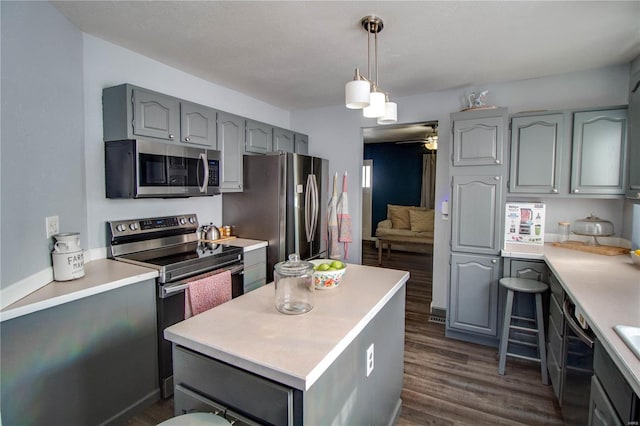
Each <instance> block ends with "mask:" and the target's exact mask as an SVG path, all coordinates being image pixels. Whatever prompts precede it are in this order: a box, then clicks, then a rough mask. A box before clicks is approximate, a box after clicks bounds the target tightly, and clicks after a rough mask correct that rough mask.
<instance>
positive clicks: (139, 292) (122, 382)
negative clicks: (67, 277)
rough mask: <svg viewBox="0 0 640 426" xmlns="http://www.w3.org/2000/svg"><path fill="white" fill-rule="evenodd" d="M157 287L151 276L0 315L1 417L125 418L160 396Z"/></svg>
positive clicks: (44, 421)
mask: <svg viewBox="0 0 640 426" xmlns="http://www.w3.org/2000/svg"><path fill="white" fill-rule="evenodd" d="M68 285H70V286H73V285H75V284H73V283H70V284H68ZM156 292H157V286H156V282H155V280H154V279H150V280H146V281H142V282H139V283H136V284H132V285H127V286H124V287H120V288H117V289H114V290H110V291H106V292H104V293H100V294H96V295H93V296H89V297H85V298H82V299H79V300H74V301H71V302H68V303H63V304H61V305H58V306H53V307H50V308H47V309H43V310H40V311H37V312H34V313H31V314H28V315H23V316H20V317H17V318H14V319H11V320H7V321H3V322H2V334H1V335H0V338H1V342H0V358H1V359H2V372H1V374H0V393H1V397H0V401H1V402H2V406H1V408H0V409H1V411H2V422H3V424H6V425H24V424H34V425H98V424H125V423H126V421H127V419H129V418H131V416H133V415H135V413H136V412H138V411H140V410H142V409H144V408H146V407H147V406H149V405H151V404H153V403H154V402H155V401H157V400H159V399H160V387H159V380H158V344H157V341H158V340H157V326H156V294H157V293H156Z"/></svg>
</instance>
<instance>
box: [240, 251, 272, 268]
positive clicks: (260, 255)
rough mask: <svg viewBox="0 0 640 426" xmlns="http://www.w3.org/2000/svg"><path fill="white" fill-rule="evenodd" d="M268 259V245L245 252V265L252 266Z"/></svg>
mask: <svg viewBox="0 0 640 426" xmlns="http://www.w3.org/2000/svg"><path fill="white" fill-rule="evenodd" d="M266 260H267V249H266V247H263V248H259V249H256V250H251V251H247V252H245V253H244V265H245V266H251V265H255V264H256V263H260V262H262V263H264V262H266Z"/></svg>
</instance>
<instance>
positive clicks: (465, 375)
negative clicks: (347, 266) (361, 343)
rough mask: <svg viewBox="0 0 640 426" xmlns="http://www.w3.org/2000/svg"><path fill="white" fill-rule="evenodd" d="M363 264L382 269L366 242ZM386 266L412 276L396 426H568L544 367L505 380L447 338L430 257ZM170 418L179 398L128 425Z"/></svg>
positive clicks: (485, 358) (485, 360) (494, 364)
mask: <svg viewBox="0 0 640 426" xmlns="http://www.w3.org/2000/svg"><path fill="white" fill-rule="evenodd" d="M362 263H363V264H365V265H372V266H377V263H378V258H377V250H376V249H375V248H374V247H373V243H370V242H364V243H363V247H362ZM382 266H383V267H389V268H394V269H402V270H407V271H409V272H410V274H411V277H410V278H409V281H408V282H407V299H406V321H405V373H404V386H403V389H402V414H401V416H400V419H399V420H398V423H397V425H398V426H409V425H411V426H413V425H561V424H562V417H561V415H560V410H559V407H558V406H557V403H556V402H555V398H554V396H553V391H552V389H551V386H545V385H543V384H542V382H541V380H540V367H539V365H538V364H535V363H531V362H527V361H520V360H513V359H508V360H507V368H506V372H505V375H504V376H500V375H498V373H497V371H498V360H497V350H496V349H494V348H487V347H484V346H480V345H475V344H471V343H466V342H460V341H457V340H453V339H447V338H445V337H444V324H441V323H437V322H430V321H429V317H430V315H429V305H430V303H431V292H432V281H431V276H432V270H433V269H432V256H431V255H430V254H419V253H408V252H399V251H392V252H391V259H387V255H386V251H385V253H384V255H383V259H382ZM172 415H173V400H167V401H160V402H158V403H156V404H154V405H153V406H151V407H150V408H149V409H147V410H146V411H145V412H144V413H142V414H140V415H138V416H136V417H134V418H132V419H131V420H129V422H128V424H129V425H134V426H148V425H156V424H157V423H159V422H161V421H163V420H165V419H167V418H170V417H172ZM312 426H316V425H312ZM347 426H351V425H347Z"/></svg>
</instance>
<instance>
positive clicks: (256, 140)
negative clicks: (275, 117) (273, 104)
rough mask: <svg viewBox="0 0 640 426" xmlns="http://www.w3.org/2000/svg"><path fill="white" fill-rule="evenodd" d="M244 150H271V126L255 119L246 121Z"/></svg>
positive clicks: (264, 152)
mask: <svg viewBox="0 0 640 426" xmlns="http://www.w3.org/2000/svg"><path fill="white" fill-rule="evenodd" d="M246 126H247V127H246V132H247V136H246V140H245V151H246V152H250V153H254V154H266V153H268V152H271V151H273V127H272V126H270V125H268V124H266V123H261V122H259V121H255V120H247V121H246Z"/></svg>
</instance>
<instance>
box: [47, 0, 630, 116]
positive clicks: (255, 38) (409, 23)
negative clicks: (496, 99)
mask: <svg viewBox="0 0 640 426" xmlns="http://www.w3.org/2000/svg"><path fill="white" fill-rule="evenodd" d="M52 3H53V4H54V6H55V7H57V8H58V9H59V10H60V11H61V12H62V13H63V14H64V15H65V16H67V17H68V19H69V20H70V21H71V22H73V23H74V24H75V25H76V26H77V27H78V28H79V29H80V30H82V31H83V32H86V33H89V34H92V35H94V36H96V37H99V38H102V39H105V40H107V41H110V42H112V43H114V44H117V45H120V46H123V47H125V48H127V49H130V50H133V51H135V52H138V53H140V54H143V55H145V56H148V57H151V58H153V59H156V60H158V61H161V62H163V63H166V64H168V65H171V66H173V67H175V68H178V69H181V70H184V71H186V72H188V73H190V74H193V75H196V76H198V77H201V78H203V79H206V80H209V81H212V82H214V83H218V84H221V85H224V86H226V87H229V88H232V89H235V90H238V91H240V92H243V93H246V94H249V95H250V96H252V97H254V98H257V99H260V100H263V101H265V102H267V103H270V104H273V105H276V106H279V107H281V108H284V109H287V110H295V109H305V108H312V107H320V106H329V105H339V104H342V103H344V84H345V83H346V82H347V81H348V80H350V79H351V78H352V77H353V72H354V69H355V67H356V66H357V67H360V68H361V69H366V67H367V66H366V64H367V59H366V45H367V35H366V34H367V33H366V32H365V31H364V30H363V29H362V27H361V26H360V19H361V18H362V17H363V16H366V15H370V14H375V15H378V16H380V17H382V19H383V20H384V29H383V31H382V32H381V33H380V35H379V81H380V83H381V86H382V88H383V89H384V90H385V91H387V92H389V93H390V95H391V98H392V99H393V98H394V97H399V96H408V95H414V94H418V93H426V92H432V91H438V90H444V89H450V88H455V87H465V86H477V85H481V84H487V83H491V82H498V81H511V80H520V79H527V78H533V77H541V76H546V75H552V74H558V73H565V72H571V71H579V70H586V69H593V68H599V67H603V66H608V65H615V64H624V63H628V62H630V61H631V60H632V59H633V58H634V57H635V56H637V55H638V54H640V24H639V23H640V1H622V2H614V1H604V2H597V1H578V2H576V1H572V2H562V1H544V2H528V1H513V2H484V1H471V2H459V1H413V2H403V1H386V2H367V1H339V2H329V1H293V2H284V1H258V2H252V1H197V2H196V1H133V2H130V1H54V2H52Z"/></svg>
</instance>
